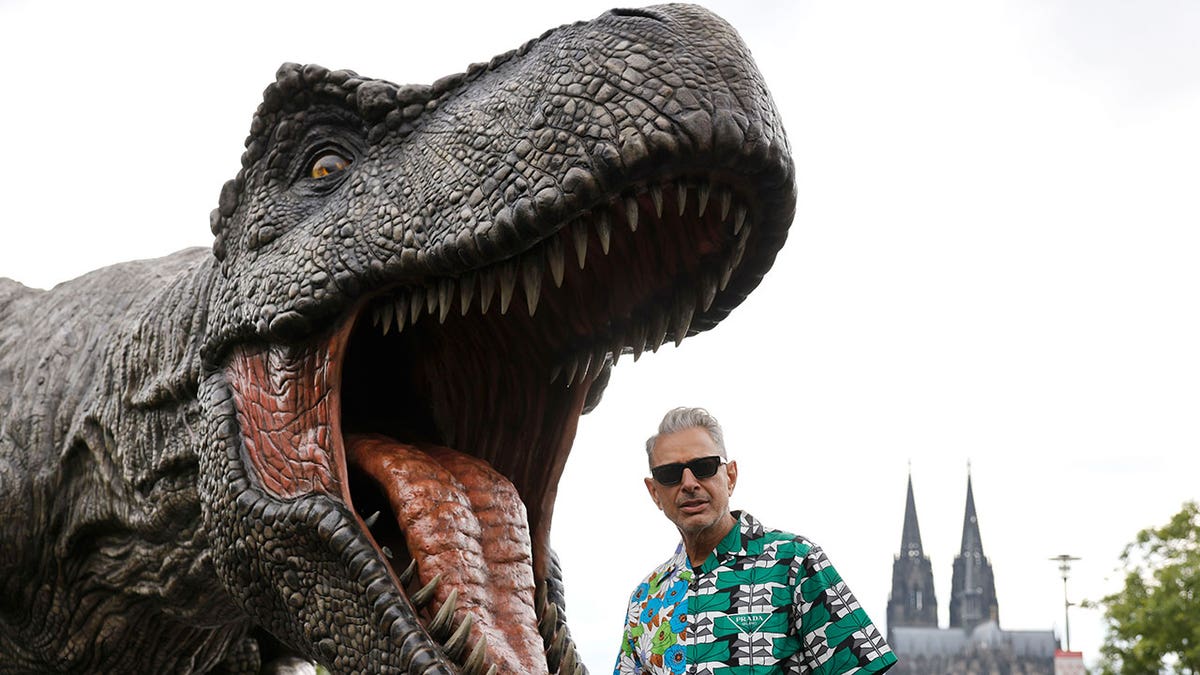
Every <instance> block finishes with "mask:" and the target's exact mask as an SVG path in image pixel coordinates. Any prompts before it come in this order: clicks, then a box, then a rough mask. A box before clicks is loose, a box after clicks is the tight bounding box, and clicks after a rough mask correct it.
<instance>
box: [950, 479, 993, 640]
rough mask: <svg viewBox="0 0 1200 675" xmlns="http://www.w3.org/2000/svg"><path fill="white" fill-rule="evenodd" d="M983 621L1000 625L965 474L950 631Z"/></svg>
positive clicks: (951, 593)
mask: <svg viewBox="0 0 1200 675" xmlns="http://www.w3.org/2000/svg"><path fill="white" fill-rule="evenodd" d="M987 621H993V622H995V623H996V624H997V625H999V624H1000V607H999V605H998V604H997V603H996V582H995V581H994V580H993V579H992V564H991V563H990V562H988V559H987V558H986V557H984V555H983V541H982V540H981V539H980V537H979V518H978V517H977V516H976V515H975V495H974V493H973V492H972V491H971V474H970V473H969V472H968V473H967V511H966V513H965V514H964V516H963V532H962V547H961V550H960V551H959V554H958V555H957V556H955V558H954V576H953V577H952V579H951V582H950V627H951V628H965V629H967V630H968V631H969V630H971V629H972V628H974V627H975V626H978V625H979V624H981V623H985V622H987Z"/></svg>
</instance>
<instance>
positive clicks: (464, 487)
mask: <svg viewBox="0 0 1200 675" xmlns="http://www.w3.org/2000/svg"><path fill="white" fill-rule="evenodd" d="M346 452H347V459H348V460H349V462H350V463H352V464H354V465H355V466H357V467H359V468H360V469H362V470H363V471H364V472H365V473H366V474H368V475H369V476H370V477H371V479H372V480H374V481H375V482H376V483H377V484H378V485H379V487H380V488H382V489H383V491H384V492H385V493H386V494H387V498H388V501H389V502H390V504H391V507H392V510H393V511H394V512H395V514H396V520H397V524H398V525H399V526H400V530H401V531H402V532H403V533H404V537H405V540H406V541H407V545H408V552H409V554H410V555H411V556H412V558H413V560H415V561H416V562H417V569H418V574H419V577H420V580H421V584H422V585H424V584H427V583H429V581H430V580H432V579H433V578H434V577H436V576H438V575H441V581H440V583H439V584H438V585H437V590H436V592H435V596H434V598H435V599H434V603H433V606H432V608H431V609H432V610H433V612H436V610H437V608H439V607H441V606H442V605H443V604H444V603H445V602H446V601H447V599H448V597H449V596H450V593H451V592H452V591H457V596H458V600H457V609H456V610H455V624H456V625H457V623H458V622H460V621H462V620H463V619H464V618H465V616H466V614H470V615H472V616H473V618H474V625H473V627H472V628H471V634H472V635H471V638H472V643H473V642H474V641H475V640H478V639H480V638H482V637H486V638H487V660H488V661H489V662H490V663H493V664H495V665H496V666H498V671H499V672H502V673H522V674H524V673H531V674H539V673H546V672H547V670H546V659H545V656H544V654H543V651H542V638H541V636H540V635H539V634H538V631H537V615H536V612H535V611H534V599H533V597H534V578H533V554H532V552H531V547H530V537H529V523H528V519H527V517H526V514H525V505H524V504H522V503H521V498H520V496H519V495H518V494H517V489H516V488H515V487H513V484H512V483H510V482H509V481H508V479H507V478H505V477H504V476H502V475H500V473H499V472H497V471H496V470H495V469H493V468H492V467H491V466H490V465H488V464H487V462H484V461H483V460H481V459H478V458H475V457H471V456H470V455H465V454H463V453H461V452H458V451H457V450H452V449H450V448H444V447H439V446H432V445H424V444H422V445H421V446H420V447H417V446H415V445H409V444H406V443H400V442H399V441H396V440H393V439H391V438H387V437H384V436H374V435H372V436H356V437H351V438H347V439H346ZM433 612H431V613H430V616H432V615H433Z"/></svg>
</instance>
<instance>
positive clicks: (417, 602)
mask: <svg viewBox="0 0 1200 675" xmlns="http://www.w3.org/2000/svg"><path fill="white" fill-rule="evenodd" d="M441 581H442V575H440V574H439V575H437V576H435V577H434V578H432V579H430V580H429V583H427V584H425V585H424V586H422V587H421V588H420V590H418V591H417V592H416V593H413V594H412V595H410V596H409V597H408V599H409V601H411V602H412V605H413V607H416V608H418V609H420V608H421V607H424V606H425V605H428V604H429V601H430V600H432V599H433V593H434V591H436V590H437V585H438V584H439V583H441Z"/></svg>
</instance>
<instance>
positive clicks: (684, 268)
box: [224, 177, 755, 674]
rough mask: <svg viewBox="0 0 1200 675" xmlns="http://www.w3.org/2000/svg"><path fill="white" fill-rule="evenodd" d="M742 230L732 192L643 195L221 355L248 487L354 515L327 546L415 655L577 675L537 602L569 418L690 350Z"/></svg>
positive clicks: (703, 183)
mask: <svg viewBox="0 0 1200 675" xmlns="http://www.w3.org/2000/svg"><path fill="white" fill-rule="evenodd" d="M750 220H751V214H750V209H749V207H748V206H747V205H746V204H745V203H744V202H743V200H742V199H740V198H739V197H738V193H737V191H736V188H734V187H731V186H729V185H726V184H722V183H717V184H713V182H712V181H711V180H710V179H709V178H707V177H705V178H699V179H698V178H696V177H688V178H686V179H684V178H668V179H663V180H656V181H654V182H651V183H649V184H642V185H637V186H634V187H632V188H630V189H628V190H627V191H625V193H624V194H623V195H620V196H618V197H616V198H614V199H612V200H611V201H609V202H608V203H605V204H601V205H599V206H596V207H594V208H592V209H588V210H587V211H584V212H582V213H580V214H579V215H578V217H577V218H574V219H572V220H571V221H570V222H567V223H564V224H562V225H561V226H560V227H559V228H558V229H557V230H556V231H554V232H553V233H552V234H551V235H550V236H548V237H546V238H544V239H543V240H542V241H540V242H539V243H537V244H536V245H534V246H533V247H531V248H530V249H528V250H527V251H526V252H525V253H524V254H522V255H521V256H519V257H518V258H517V259H509V260H504V261H501V262H500V263H498V264H496V265H494V266H491V267H489V268H485V269H477V270H470V271H466V272H464V273H461V274H457V275H452V276H446V277H442V278H438V279H429V280H421V281H414V282H410V283H401V284H397V285H396V286H394V287H391V288H389V289H386V290H385V291H383V292H380V293H377V294H375V295H373V296H371V297H370V298H369V299H368V300H366V301H364V302H363V303H360V305H359V306H358V307H356V308H354V309H353V310H352V311H350V312H349V313H348V314H347V318H346V319H344V320H343V321H342V323H340V324H339V325H338V326H337V327H336V328H335V329H333V330H332V331H330V332H328V333H327V334H325V336H324V337H323V338H320V339H317V340H314V341H312V342H309V343H306V344H302V345H265V346H243V347H240V348H238V349H236V350H235V351H234V352H233V355H232V357H231V358H230V359H229V361H228V364H227V366H226V368H225V371H224V372H225V377H226V380H227V382H228V383H229V386H230V388H231V390H232V392H233V400H234V405H235V407H236V410H237V419H238V426H239V428H240V433H241V444H242V452H243V458H244V460H245V463H246V464H247V465H248V466H249V467H252V469H253V470H252V471H250V472H249V473H250V474H251V475H252V476H254V480H256V481H257V482H258V484H259V485H260V486H261V488H262V489H263V490H264V491H265V492H267V493H269V494H271V495H273V496H274V497H275V498H278V499H281V500H288V499H295V498H297V497H300V496H302V495H306V494H312V493H324V494H327V495H329V496H331V497H335V498H337V499H340V500H341V501H342V502H343V503H344V504H346V505H347V506H348V507H349V508H350V509H352V510H353V512H354V513H356V514H357V528H356V529H357V531H356V532H354V533H348V534H345V535H344V536H346V537H349V536H351V534H353V536H355V537H361V538H362V539H363V540H365V541H366V542H368V545H369V546H371V547H373V548H374V549H375V550H376V551H377V554H378V556H379V558H380V559H382V560H385V561H386V563H387V565H388V569H389V570H390V575H391V577H392V579H393V582H394V583H395V585H396V588H399V589H404V594H403V596H404V597H405V598H406V600H407V604H408V607H406V608H404V609H405V613H406V614H409V615H411V616H413V617H414V618H416V619H417V620H418V621H419V622H420V625H421V627H422V632H423V634H422V635H420V639H421V640H424V641H427V642H428V643H429V644H430V645H437V649H439V650H440V651H441V652H442V653H443V654H445V655H446V656H448V657H449V658H450V659H452V660H453V661H454V662H456V663H457V664H460V665H462V667H463V669H464V672H471V673H483V672H485V671H488V670H489V669H491V668H495V669H496V670H497V671H498V672H512V673H539V672H541V673H566V674H573V673H575V672H584V669H583V666H582V664H581V663H580V662H579V659H578V656H577V654H576V652H575V649H574V644H573V642H572V641H571V639H570V636H569V633H568V632H567V630H566V626H565V622H564V619H563V618H562V616H561V611H560V608H559V607H558V606H557V604H556V603H555V602H553V601H552V600H547V599H546V596H547V586H548V584H547V569H548V564H549V563H548V561H549V559H550V556H551V555H552V554H551V553H550V548H549V532H550V525H551V517H552V512H553V503H554V496H555V493H556V490H557V484H558V480H559V477H560V475H561V472H562V468H563V466H564V464H565V462H566V458H567V455H568V454H569V452H570V447H571V443H572V441H573V439H574V434H575V428H576V424H577V421H578V418H579V415H580V414H581V413H582V412H583V410H584V408H585V405H586V404H587V402H588V399H589V392H590V390H591V389H592V387H593V385H594V384H596V382H597V380H598V379H599V378H601V377H602V375H604V376H606V375H607V368H608V366H610V365H611V364H612V363H613V362H614V361H616V360H617V359H618V358H619V357H620V355H621V354H622V353H623V352H632V354H633V357H634V358H638V357H639V356H640V355H641V354H642V352H643V351H645V350H657V349H658V347H659V346H660V345H661V344H662V343H663V342H664V340H665V339H667V338H670V339H672V340H674V341H676V342H677V343H678V342H679V341H681V340H682V339H683V338H684V337H685V336H686V335H687V334H688V332H689V330H691V329H692V319H693V317H694V316H700V315H702V314H703V313H704V312H706V311H707V310H708V309H709V308H710V306H711V304H712V303H713V298H714V296H716V295H717V293H718V291H719V290H722V289H723V288H724V287H725V285H726V284H727V283H728V281H729V279H730V276H731V275H732V274H733V273H734V272H735V271H736V269H737V267H738V265H739V263H740V262H741V260H742V258H743V256H744V255H745V253H746V250H747V247H748V246H750V247H752V246H754V242H755V240H754V239H753V237H752V234H751V233H752V229H753V228H752V227H751V223H750ZM684 238H686V244H687V245H686V246H683V245H682V244H683V241H681V240H682V239H684ZM371 324H374V325H373V326H372V325H371ZM596 386H597V389H599V388H601V387H602V386H603V382H601V383H600V384H599V385H596ZM451 448H453V449H451ZM380 514H386V517H381V515H380ZM335 536H336V535H335ZM539 638H540V639H539Z"/></svg>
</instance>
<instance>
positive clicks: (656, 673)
mask: <svg viewBox="0 0 1200 675" xmlns="http://www.w3.org/2000/svg"><path fill="white" fill-rule="evenodd" d="M733 515H734V517H736V518H737V519H738V525H737V527H734V528H733V529H731V530H730V531H729V534H727V535H725V538H724V539H722V540H721V543H720V544H718V545H717V548H716V550H715V551H713V552H712V553H711V554H709V556H708V559H707V560H705V561H704V564H703V565H701V566H700V568H699V569H693V568H692V566H691V564H690V562H689V561H688V558H687V553H686V551H685V550H684V548H683V544H682V543H680V545H679V547H678V548H677V549H676V550H675V555H674V556H672V557H671V559H670V560H668V561H667V562H665V563H663V564H662V565H660V566H659V567H658V568H656V569H655V570H654V571H653V572H652V573H651V574H650V576H648V577H646V579H645V580H643V581H642V583H641V584H639V585H638V587H637V589H636V590H634V592H633V595H632V596H630V599H629V611H628V615H627V617H626V621H625V631H624V635H623V636H622V640H621V653H620V655H619V656H618V657H617V665H616V668H614V670H613V674H614V675H630V674H633V675H642V674H644V673H649V674H652V675H683V674H684V673H687V675H774V674H776V673H780V674H782V673H803V674H805V675H845V674H847V673H864V674H865V673H883V672H884V671H886V670H887V669H888V668H890V667H891V666H892V664H894V663H896V656H895V654H893V653H892V650H891V648H890V647H888V645H887V642H886V641H884V639H883V637H882V636H881V635H880V633H879V629H877V628H876V627H875V625H874V624H872V623H871V620H870V619H869V618H868V617H867V615H866V612H864V611H863V609H862V608H861V607H860V606H859V604H858V601H857V600H855V599H854V596H853V595H852V594H851V593H850V589H849V588H847V587H846V584H845V583H844V582H843V581H842V579H841V577H840V576H838V573H837V571H836V570H834V568H833V566H832V565H830V563H829V559H828V558H826V557H825V553H824V552H823V551H822V550H821V549H820V548H819V547H817V545H816V544H813V543H812V542H811V541H809V540H807V539H805V538H804V537H798V536H796V535H793V534H788V533H786V532H780V531H778V530H765V529H764V528H763V526H762V525H761V524H760V523H759V522H758V521H757V520H755V519H754V518H753V517H752V516H751V515H750V514H748V513H745V512H739V511H734V512H733Z"/></svg>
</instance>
